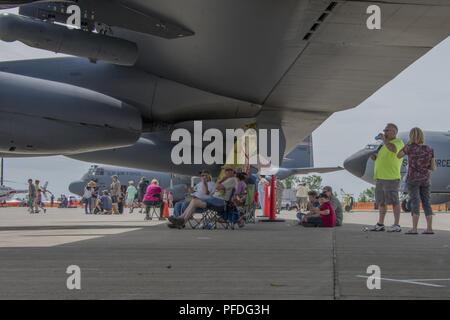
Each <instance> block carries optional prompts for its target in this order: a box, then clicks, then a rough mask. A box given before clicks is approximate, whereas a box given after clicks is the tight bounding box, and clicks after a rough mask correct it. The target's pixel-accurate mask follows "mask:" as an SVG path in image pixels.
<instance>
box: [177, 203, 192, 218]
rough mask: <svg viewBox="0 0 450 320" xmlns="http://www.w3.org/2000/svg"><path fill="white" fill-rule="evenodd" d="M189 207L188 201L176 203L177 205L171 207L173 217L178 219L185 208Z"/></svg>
mask: <svg viewBox="0 0 450 320" xmlns="http://www.w3.org/2000/svg"><path fill="white" fill-rule="evenodd" d="M188 205H189V201H178V202H177V203H175V206H174V207H173V216H174V217H179V216H181V215H182V214H183V212H184V210H186V208H187V207H188Z"/></svg>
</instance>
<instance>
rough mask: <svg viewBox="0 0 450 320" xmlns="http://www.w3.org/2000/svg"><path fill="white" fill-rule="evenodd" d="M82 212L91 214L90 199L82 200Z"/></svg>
mask: <svg viewBox="0 0 450 320" xmlns="http://www.w3.org/2000/svg"><path fill="white" fill-rule="evenodd" d="M84 212H85V213H86V214H91V213H92V201H91V198H88V199H85V200H84Z"/></svg>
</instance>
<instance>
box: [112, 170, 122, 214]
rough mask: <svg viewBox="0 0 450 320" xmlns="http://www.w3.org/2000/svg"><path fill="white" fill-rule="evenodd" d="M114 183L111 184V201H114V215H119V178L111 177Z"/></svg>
mask: <svg viewBox="0 0 450 320" xmlns="http://www.w3.org/2000/svg"><path fill="white" fill-rule="evenodd" d="M111 178H112V183H111V201H112V213H113V214H119V205H118V203H119V197H120V192H121V188H122V186H121V184H120V181H119V177H118V176H116V175H114V176H112V177H111Z"/></svg>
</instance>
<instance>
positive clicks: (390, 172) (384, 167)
mask: <svg viewBox="0 0 450 320" xmlns="http://www.w3.org/2000/svg"><path fill="white" fill-rule="evenodd" d="M390 143H392V144H393V145H395V146H396V147H397V150H396V152H392V151H389V149H388V148H386V146H384V145H383V146H382V147H381V149H380V150H379V151H378V154H377V159H376V160H375V167H374V178H375V179H382V180H400V179H401V175H400V169H401V166H402V162H403V160H402V159H399V158H397V153H398V152H399V151H400V149H401V148H403V146H404V145H405V144H404V143H403V141H402V140H401V139H398V138H396V139H394V140H391V141H390Z"/></svg>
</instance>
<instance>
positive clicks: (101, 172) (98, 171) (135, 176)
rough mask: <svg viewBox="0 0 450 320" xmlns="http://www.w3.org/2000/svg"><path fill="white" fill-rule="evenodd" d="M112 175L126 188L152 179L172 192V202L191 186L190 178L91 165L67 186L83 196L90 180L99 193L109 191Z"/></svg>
mask: <svg viewBox="0 0 450 320" xmlns="http://www.w3.org/2000/svg"><path fill="white" fill-rule="evenodd" d="M113 175H117V176H118V177H119V181H120V182H121V184H122V185H123V186H127V185H128V182H129V181H134V183H135V184H134V185H135V186H136V188H137V187H138V184H139V181H140V180H141V178H142V177H145V178H146V179H147V180H149V181H151V180H152V179H157V180H158V182H159V185H160V186H161V188H163V189H167V190H168V191H171V192H172V194H173V200H174V201H178V200H181V199H184V198H185V195H186V192H187V188H188V186H189V185H191V178H190V177H188V176H180V175H173V174H170V173H163V172H156V171H144V170H137V169H130V168H121V167H111V166H98V165H93V166H91V167H90V168H89V170H88V172H86V174H84V175H83V177H81V179H80V180H79V181H74V182H72V183H71V184H70V185H69V191H70V192H72V193H74V194H76V195H79V196H83V194H84V188H85V187H86V185H87V184H88V182H89V181H91V180H93V181H95V182H97V186H98V188H99V190H100V191H102V190H109V189H110V185H111V182H112V181H111V177H112V176H113Z"/></svg>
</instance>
